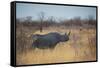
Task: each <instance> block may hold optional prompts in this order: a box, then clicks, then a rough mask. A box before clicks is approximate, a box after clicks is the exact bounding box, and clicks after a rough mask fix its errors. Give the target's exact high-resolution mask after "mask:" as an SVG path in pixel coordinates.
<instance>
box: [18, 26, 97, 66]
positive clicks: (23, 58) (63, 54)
mask: <svg viewBox="0 0 100 68" xmlns="http://www.w3.org/2000/svg"><path fill="white" fill-rule="evenodd" d="M24 29H25V28H24ZM26 29H27V28H26ZM69 31H71V35H70V37H69V38H70V40H69V41H67V42H60V43H59V44H57V46H56V47H55V49H54V50H50V49H47V50H40V49H36V50H35V51H33V50H32V49H29V48H30V47H31V44H32V39H31V34H47V33H49V32H59V33H61V34H63V33H65V32H66V33H68V32H69ZM25 33H26V35H25V37H26V38H25V40H26V39H27V40H28V41H26V44H25V45H26V46H28V47H29V48H26V49H27V51H24V52H17V57H16V60H17V65H27V64H44V63H61V62H77V61H94V60H96V30H95V29H85V28H84V29H82V30H80V29H73V28H69V29H66V28H64V27H49V28H45V29H44V30H43V32H42V33H40V31H39V30H36V31H34V29H33V30H32V29H31V30H27V31H26V32H25ZM17 40H18V39H17ZM17 46H18V45H17Z"/></svg>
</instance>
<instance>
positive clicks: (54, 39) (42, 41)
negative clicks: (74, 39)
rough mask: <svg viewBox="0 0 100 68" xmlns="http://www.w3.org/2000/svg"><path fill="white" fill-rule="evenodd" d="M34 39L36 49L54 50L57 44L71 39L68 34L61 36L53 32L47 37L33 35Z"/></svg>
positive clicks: (46, 35)
mask: <svg viewBox="0 0 100 68" xmlns="http://www.w3.org/2000/svg"><path fill="white" fill-rule="evenodd" d="M34 39H35V41H33V44H32V47H33V48H34V49H35V48H39V49H54V48H55V46H56V45H57V43H59V42H65V41H68V40H69V37H68V35H67V34H64V35H61V34H59V33H57V32H52V33H48V34H45V35H39V34H36V35H33V40H34Z"/></svg>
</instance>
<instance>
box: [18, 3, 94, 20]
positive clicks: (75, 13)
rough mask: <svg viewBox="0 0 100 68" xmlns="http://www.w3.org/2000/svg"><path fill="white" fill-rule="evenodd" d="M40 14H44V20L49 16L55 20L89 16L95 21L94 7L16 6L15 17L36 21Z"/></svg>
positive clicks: (22, 4)
mask: <svg viewBox="0 0 100 68" xmlns="http://www.w3.org/2000/svg"><path fill="white" fill-rule="evenodd" d="M40 12H44V13H45V19H47V18H48V17H49V16H53V17H55V19H71V18H74V17H81V19H86V18H88V16H89V15H91V16H93V17H94V19H96V7H82V6H81V7H80V6H62V5H45V4H29V3H17V4H16V17H17V18H24V17H27V16H31V17H32V19H33V20H37V19H38V14H39V13H40Z"/></svg>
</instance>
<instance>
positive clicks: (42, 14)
mask: <svg viewBox="0 0 100 68" xmlns="http://www.w3.org/2000/svg"><path fill="white" fill-rule="evenodd" d="M38 17H39V20H40V26H39V28H40V32H42V31H43V21H44V18H45V13H44V12H40V13H39V14H38Z"/></svg>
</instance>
